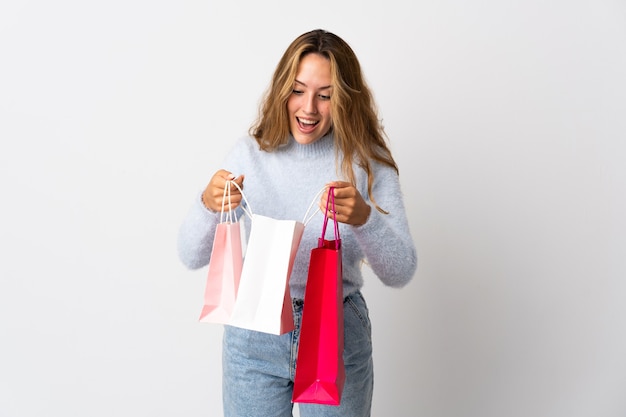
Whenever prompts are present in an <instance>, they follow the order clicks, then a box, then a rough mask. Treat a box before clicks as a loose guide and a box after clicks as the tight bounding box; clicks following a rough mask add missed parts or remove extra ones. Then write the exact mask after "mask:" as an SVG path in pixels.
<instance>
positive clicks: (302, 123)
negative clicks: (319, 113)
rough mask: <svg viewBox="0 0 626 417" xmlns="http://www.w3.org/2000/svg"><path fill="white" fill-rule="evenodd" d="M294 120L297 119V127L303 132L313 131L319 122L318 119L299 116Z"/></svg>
mask: <svg viewBox="0 0 626 417" xmlns="http://www.w3.org/2000/svg"><path fill="white" fill-rule="evenodd" d="M296 120H297V121H298V127H299V128H300V130H301V131H303V132H311V131H313V130H314V129H315V127H316V126H317V124H318V123H319V120H311V119H301V118H299V117H296Z"/></svg>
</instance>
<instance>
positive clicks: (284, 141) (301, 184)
mask: <svg viewBox="0 0 626 417" xmlns="http://www.w3.org/2000/svg"><path fill="white" fill-rule="evenodd" d="M228 180H234V181H236V182H237V184H239V185H240V187H241V188H242V189H243V190H244V193H245V195H246V198H247V200H248V201H250V203H251V205H252V207H253V209H254V213H255V214H260V215H263V216H268V217H272V218H275V219H289V220H301V219H302V217H303V215H304V213H305V212H306V210H307V208H308V206H309V205H310V203H311V200H312V199H313V198H314V196H315V195H316V194H317V193H318V192H319V190H320V189H322V188H323V187H324V186H326V187H330V186H332V187H335V189H334V196H335V212H334V213H333V214H331V216H332V217H334V219H336V220H337V221H338V222H339V223H340V225H339V226H340V235H341V239H342V252H343V254H342V256H343V258H342V263H343V291H344V297H345V299H344V339H345V340H344V362H345V369H346V381H345V385H344V390H343V395H342V398H341V406H339V407H334V406H326V405H317V404H300V415H301V416H302V417H311V416H342V417H346V416H354V417H357V416H358V417H365V416H369V415H370V410H371V401H372V389H373V364H372V344H371V327H370V321H369V316H368V310H367V306H366V304H365V300H364V299H363V295H362V294H361V292H360V289H361V287H362V286H363V275H362V272H361V266H362V264H363V263H364V262H367V264H368V265H369V266H370V267H371V269H372V270H373V272H374V273H375V274H376V276H377V277H378V278H379V279H380V280H381V281H382V282H383V283H384V284H385V285H388V286H391V287H402V286H404V285H406V284H407V283H408V282H409V281H410V280H411V278H412V277H413V275H414V273H415V270H416V267H417V255H416V251H415V247H414V244H413V240H412V238H411V235H410V232H409V227H408V222H407V218H406V213H405V209H404V202H403V199H402V192H401V188H400V183H399V177H398V168H397V165H396V163H395V161H394V159H393V157H392V155H391V152H390V150H389V148H388V146H387V144H386V142H385V134H384V131H383V127H382V126H381V124H380V122H379V120H378V115H377V113H376V107H375V104H374V101H373V97H372V94H371V91H370V90H369V88H368V86H367V85H366V83H365V81H364V78H363V75H362V73H361V68H360V64H359V61H358V59H357V57H356V55H355V54H354V52H353V50H352V49H351V48H350V46H349V45H348V44H347V43H346V42H345V41H343V40H342V39H341V38H339V37H338V36H336V35H334V34H332V33H329V32H327V31H324V30H314V31H311V32H307V33H304V34H303V35H301V36H299V37H298V38H297V39H295V40H294V41H293V42H292V43H291V45H290V46H289V47H288V48H287V50H286V51H285V53H284V55H283V56H282V58H281V60H280V62H279V63H278V66H277V68H276V70H275V73H274V75H273V78H272V82H271V85H270V87H269V89H268V91H267V93H266V95H265V98H264V100H263V102H262V105H261V109H260V114H259V118H258V120H257V121H256V123H255V124H254V125H253V126H252V128H251V129H250V137H244V138H242V139H240V140H239V141H237V142H236V143H235V145H234V147H233V149H232V150H231V152H230V153H229V154H228V155H227V157H226V159H225V161H224V164H223V169H220V170H218V171H217V172H216V173H215V174H214V175H213V177H212V178H211V179H210V181H209V183H208V185H207V187H206V188H205V189H204V190H203V191H202V192H201V193H199V196H198V198H197V199H196V201H195V202H194V204H193V206H192V208H191V210H190V212H189V214H188V216H187V217H186V219H185V221H184V222H183V224H182V226H181V229H180V235H179V243H178V245H179V254H180V258H181V260H182V262H183V263H184V264H185V265H186V266H187V267H189V268H194V269H195V268H200V267H203V266H205V265H207V264H208V262H209V258H210V254H211V246H212V239H213V235H214V232H215V227H216V225H217V223H218V222H219V212H220V210H221V207H222V196H223V190H224V186H225V184H226V181H228ZM244 185H245V188H244ZM322 194H323V195H322V197H320V202H319V205H320V208H322V209H323V210H324V208H325V207H326V199H327V196H326V193H322ZM241 201H242V197H241V194H240V193H239V192H238V191H237V190H236V189H235V187H232V195H231V202H232V203H233V205H234V206H237V205H239V204H240V203H241ZM322 220H323V216H316V217H314V218H313V220H312V221H311V222H310V223H309V224H308V225H307V227H306V228H305V231H304V235H303V237H302V240H301V243H300V247H299V249H298V253H297V255H296V258H295V262H294V266H293V271H292V274H291V277H290V281H289V282H290V291H291V296H292V298H293V306H294V322H295V324H296V329H295V330H294V331H293V332H290V333H287V334H284V335H281V336H276V335H271V334H266V333H260V332H254V331H251V330H245V329H241V328H236V327H231V326H225V329H224V340H223V401H224V415H225V416H226V417H231V416H237V417H243V416H250V417H282V416H291V415H292V403H291V396H292V385H293V378H294V372H295V356H294V353H295V352H296V351H297V345H298V336H299V324H300V318H301V314H302V307H303V301H302V299H303V297H304V289H305V285H306V279H307V271H308V263H309V256H310V250H311V249H312V248H314V247H316V245H317V239H318V237H319V234H320V230H321V222H322ZM248 227H249V226H248Z"/></svg>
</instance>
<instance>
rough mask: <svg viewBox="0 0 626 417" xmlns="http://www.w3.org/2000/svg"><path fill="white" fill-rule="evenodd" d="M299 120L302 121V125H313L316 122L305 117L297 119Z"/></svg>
mask: <svg viewBox="0 0 626 417" xmlns="http://www.w3.org/2000/svg"><path fill="white" fill-rule="evenodd" d="M298 120H300V123H302V124H303V125H314V124H315V123H317V122H316V121H315V120H306V119H298Z"/></svg>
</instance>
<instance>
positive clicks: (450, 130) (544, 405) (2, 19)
mask: <svg viewBox="0 0 626 417" xmlns="http://www.w3.org/2000/svg"><path fill="white" fill-rule="evenodd" d="M226 3H227V2H225V1H224V2H213V1H190V0H189V1H180V0H179V1H172V0H169V1H168V0H161V1H158V0H157V1H147V0H124V1H121V0H110V1H106V2H104V1H100V2H96V1H78V0H75V1H71V0H60V1H42V0H38V1H37V0H35V1H19V2H18V1H13V2H3V3H2V5H1V6H0V140H1V145H0V193H1V203H0V213H1V215H0V244H1V248H0V250H1V251H0V259H1V260H0V326H1V327H0V338H1V341H0V415H1V416H2V417H18V416H19V417H35V416H37V417H39V416H80V417H83V416H94V417H95V416H107V417H108V416H133V417H135V416H151V417H154V416H159V417H160V416H221V399H220V398H221V397H220V395H221V386H220V384H221V382H220V370H221V368H220V355H221V347H220V339H221V329H220V328H219V327H218V326H214V325H209V324H204V323H198V322H197V317H198V314H199V311H200V307H201V301H202V291H203V287H204V282H203V280H204V275H205V271H204V270H199V271H187V270H186V269H184V268H183V267H182V265H181V264H180V263H179V261H178V259H177V256H176V247H175V242H176V234H177V230H178V226H179V224H180V221H181V220H182V218H183V216H184V215H185V213H186V211H187V209H188V207H189V206H190V204H191V201H192V199H193V198H194V196H195V195H196V192H197V191H198V190H199V189H200V187H202V186H204V184H205V183H206V182H207V181H208V179H209V177H210V175H211V174H212V173H213V172H214V171H215V170H216V169H217V168H219V163H220V161H221V159H222V157H223V156H224V154H225V152H226V151H227V150H228V149H229V148H230V146H231V144H232V143H233V141H234V140H235V139H236V138H238V137H239V136H241V135H243V134H245V133H246V131H247V129H248V127H249V125H250V123H251V122H252V120H253V118H254V116H255V115H256V108H257V104H258V102H259V99H260V97H261V94H262V92H263V91H264V90H265V88H266V86H267V83H268V82H269V79H270V77H271V73H272V71H273V69H274V67H275V65H276V63H277V61H278V59H279V57H280V56H281V54H282V53H283V51H284V49H285V48H286V47H287V45H288V44H289V43H290V42H291V40H292V39H294V38H295V37H296V36H297V35H299V34H301V33H303V32H305V31H308V30H310V29H315V28H325V29H328V30H331V31H333V32H335V33H337V34H338V35H340V36H341V37H343V38H344V39H345V40H346V41H348V42H349V43H350V44H351V45H352V47H353V48H354V50H355V51H356V53H357V55H358V56H359V57H360V59H361V63H362V66H363V69H364V71H365V75H366V77H367V79H368V81H369V83H370V85H371V87H372V88H373V90H374V92H375V94H376V99H377V100H378V103H379V107H380V113H381V116H382V118H383V119H384V124H385V126H386V128H387V132H388V134H389V136H390V140H391V146H392V150H393V152H394V154H395V156H396V158H397V162H398V164H399V166H400V173H401V180H402V184H403V189H404V192H405V198H406V204H407V208H408V212H409V217H410V226H411V232H412V234H413V236H414V238H415V242H416V245H417V247H418V254H419V259H420V264H419V268H418V272H417V274H416V276H415V278H414V280H413V282H412V283H411V284H410V285H409V286H407V287H406V288H404V289H401V290H392V289H389V288H385V287H383V286H382V285H381V284H380V283H379V282H378V281H377V280H376V278H375V277H373V276H372V275H371V274H369V273H368V277H367V282H366V286H365V288H364V292H365V294H366V297H367V299H368V302H369V305H370V310H371V316H372V317H371V318H372V321H373V326H374V345H375V346H374V347H375V367H376V371H375V373H376V389H375V398H374V412H373V415H374V416H381V417H386V416H403V417H404V416H426V417H503V416H506V417H518V416H519V417H526V416H528V417H531V416H532V417H538V416H542V417H545V416H548V417H588V416H594V417H621V416H624V415H626V397H625V396H624V393H625V392H626V354H625V352H626V303H625V301H624V300H625V297H626V280H625V277H626V256H624V255H625V254H626V221H625V220H624V218H625V217H624V213H625V212H626V193H625V191H626V185H625V184H626V168H625V166H624V165H625V164H624V163H625V162H626V117H625V116H626V82H625V80H624V74H625V73H626V4H625V3H624V1H622V0H619V1H618V0H613V1H612V0H560V1H559V0H556V1H543V0H541V1H540V0H530V1H522V0H519V1H496V0H484V1H460V0H436V1H435V0H428V1H417V2H408V1H391V0H388V1H377V2H373V1H363V0H358V1H357V0H351V1H343V2H341V1H327V0H321V1H317V2H293V1H247V2H237V1H232V2H228V4H226ZM383 244H385V242H381V245H383ZM270 417H271V416H270Z"/></svg>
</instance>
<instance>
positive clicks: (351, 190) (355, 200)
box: [320, 181, 372, 226]
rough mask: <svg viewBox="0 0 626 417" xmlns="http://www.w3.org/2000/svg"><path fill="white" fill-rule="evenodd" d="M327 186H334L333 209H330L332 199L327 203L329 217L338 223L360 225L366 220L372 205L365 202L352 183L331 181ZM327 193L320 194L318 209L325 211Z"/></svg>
mask: <svg viewBox="0 0 626 417" xmlns="http://www.w3.org/2000/svg"><path fill="white" fill-rule="evenodd" d="M326 186H327V187H334V190H333V193H334V195H335V209H334V212H333V211H332V210H333V208H332V201H331V202H330V205H329V213H328V215H329V217H330V218H331V219H334V220H336V221H338V222H340V223H346V224H351V225H353V226H361V225H363V224H365V223H366V222H367V219H368V218H369V215H370V212H371V211H372V207H371V206H370V205H369V204H367V203H366V202H365V200H364V199H363V197H362V196H361V193H359V190H357V189H356V187H354V186H353V185H352V184H350V183H349V182H345V181H333V182H330V183H328V184H326ZM327 199H328V193H327V192H326V193H324V194H323V195H322V198H321V201H320V209H321V210H322V213H324V212H326V201H327Z"/></svg>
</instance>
